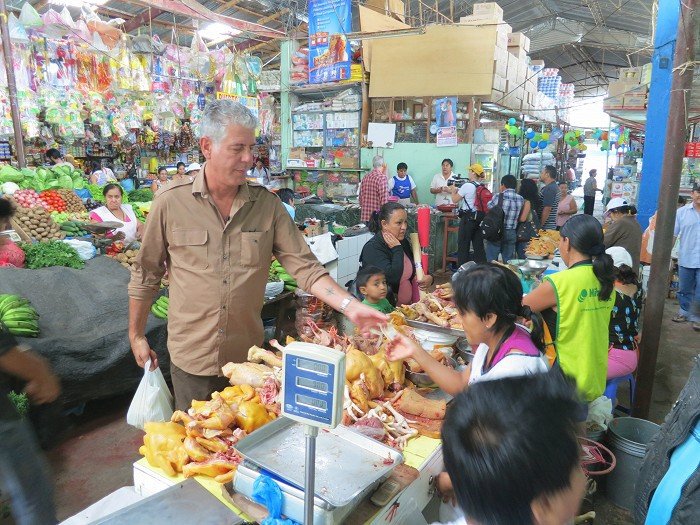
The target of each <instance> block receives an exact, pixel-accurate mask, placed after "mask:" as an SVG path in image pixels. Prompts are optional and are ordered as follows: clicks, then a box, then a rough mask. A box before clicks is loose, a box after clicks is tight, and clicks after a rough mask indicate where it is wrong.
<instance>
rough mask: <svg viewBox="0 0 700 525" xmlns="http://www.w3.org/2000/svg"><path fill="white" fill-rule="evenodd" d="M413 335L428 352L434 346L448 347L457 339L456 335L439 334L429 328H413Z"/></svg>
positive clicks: (434, 347)
mask: <svg viewBox="0 0 700 525" xmlns="http://www.w3.org/2000/svg"><path fill="white" fill-rule="evenodd" d="M413 335H414V336H415V337H416V339H418V341H419V342H420V344H421V346H422V347H423V348H424V349H425V350H426V351H428V352H432V351H433V350H435V349H436V348H444V347H450V346H452V345H453V344H455V343H456V342H457V339H459V337H458V336H456V335H450V334H440V333H437V332H431V331H429V330H421V329H420V328H414V329H413Z"/></svg>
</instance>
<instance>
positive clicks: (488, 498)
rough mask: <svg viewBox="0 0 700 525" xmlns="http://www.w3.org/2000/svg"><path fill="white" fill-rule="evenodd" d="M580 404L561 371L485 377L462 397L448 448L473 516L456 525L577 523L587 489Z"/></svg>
mask: <svg viewBox="0 0 700 525" xmlns="http://www.w3.org/2000/svg"><path fill="white" fill-rule="evenodd" d="M576 409H577V401H576V393H575V388H574V386H573V384H572V383H571V382H570V381H569V380H568V379H565V378H564V377H563V376H562V375H561V374H535V375H526V376H520V377H509V378H504V379H499V380H495V381H484V382H480V383H477V384H475V385H473V386H471V387H469V388H468V389H467V390H466V391H464V392H462V393H461V394H459V395H458V396H457V397H455V398H454V400H453V401H452V403H451V405H450V410H448V412H447V416H446V417H445V421H444V423H443V427H442V440H443V444H442V449H443V455H444V459H445V467H446V468H447V472H448V473H449V475H450V478H451V479H452V481H453V484H454V491H455V496H456V498H457V501H458V503H459V506H460V507H461V508H462V509H464V511H465V515H466V517H465V518H460V519H458V520H457V521H454V522H452V525H467V524H469V525H565V524H569V523H573V521H574V518H575V517H576V515H577V513H578V510H579V507H580V505H581V500H582V499H583V496H584V493H585V490H586V476H585V475H584V473H583V471H582V469H581V463H580V455H581V446H580V445H579V443H578V439H577V437H576V435H577V432H576V431H577V424H576V421H575V418H574V417H573V416H572V415H573V414H575V413H576Z"/></svg>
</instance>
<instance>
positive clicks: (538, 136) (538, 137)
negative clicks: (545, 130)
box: [532, 133, 542, 142]
mask: <svg viewBox="0 0 700 525" xmlns="http://www.w3.org/2000/svg"><path fill="white" fill-rule="evenodd" d="M532 140H536V141H537V142H539V141H541V140H542V134H541V133H535V136H534V138H533V139H532Z"/></svg>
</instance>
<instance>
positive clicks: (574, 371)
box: [523, 214, 615, 402]
mask: <svg viewBox="0 0 700 525" xmlns="http://www.w3.org/2000/svg"><path fill="white" fill-rule="evenodd" d="M560 233H561V240H560V241H559V253H560V254H561V258H562V260H563V261H564V264H566V266H567V269H566V270H563V271H561V272H558V273H555V274H552V275H548V276H546V277H545V278H544V281H543V282H542V284H540V285H539V286H538V287H537V288H535V289H534V290H533V291H531V292H530V293H529V294H527V295H526V296H525V298H524V299H523V303H524V304H526V305H527V306H529V307H530V308H532V309H533V310H534V311H536V312H543V313H545V311H546V313H547V314H550V313H551V314H552V315H551V316H550V315H546V316H545V319H548V317H554V319H552V320H551V322H549V320H548V323H547V324H548V326H549V329H550V333H551V334H552V336H553V338H554V343H555V346H556V352H557V363H558V365H559V367H561V370H562V371H563V372H564V374H566V375H568V376H571V377H573V378H574V379H576V384H577V385H578V389H579V392H580V393H581V395H582V396H583V398H584V399H585V401H586V402H591V401H593V400H594V399H596V398H598V397H599V396H601V395H602V394H603V391H604V390H605V378H606V374H607V364H608V357H607V356H608V347H609V344H608V325H609V323H610V312H611V311H612V308H613V306H614V304H615V298H614V296H613V283H614V276H615V266H614V265H613V260H612V257H610V256H609V255H608V254H606V253H605V245H604V244H603V228H602V226H601V225H600V222H598V221H597V220H596V219H594V218H593V217H591V216H590V215H586V214H579V215H575V216H574V217H572V218H571V219H569V220H568V221H567V222H566V224H564V227H563V228H562V229H561V232H560ZM554 308H556V312H553V309H554Z"/></svg>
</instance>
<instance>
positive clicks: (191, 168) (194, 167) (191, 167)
mask: <svg viewBox="0 0 700 525" xmlns="http://www.w3.org/2000/svg"><path fill="white" fill-rule="evenodd" d="M201 169H202V166H200V165H199V163H197V162H193V163H192V164H190V165H189V166H187V167H186V168H185V173H189V172H190V171H197V170H201Z"/></svg>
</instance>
